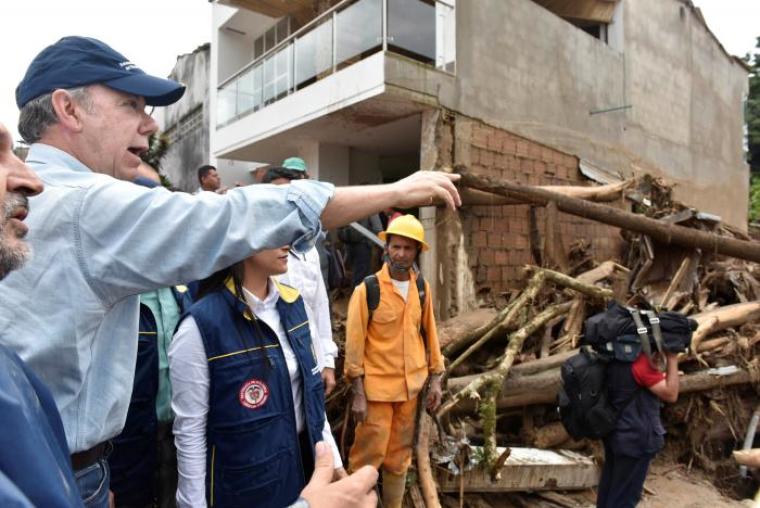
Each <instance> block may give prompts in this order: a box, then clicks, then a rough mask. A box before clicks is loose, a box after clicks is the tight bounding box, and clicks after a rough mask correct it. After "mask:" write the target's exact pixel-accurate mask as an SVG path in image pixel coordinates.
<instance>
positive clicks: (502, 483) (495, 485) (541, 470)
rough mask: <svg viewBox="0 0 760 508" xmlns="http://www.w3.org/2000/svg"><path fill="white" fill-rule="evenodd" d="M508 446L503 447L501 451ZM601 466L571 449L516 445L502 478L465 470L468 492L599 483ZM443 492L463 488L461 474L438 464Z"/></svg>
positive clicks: (565, 487) (581, 486) (582, 486)
mask: <svg viewBox="0 0 760 508" xmlns="http://www.w3.org/2000/svg"><path fill="white" fill-rule="evenodd" d="M503 450H504V448H499V453H501V452H502V451H503ZM599 473H600V472H599V467H598V466H597V465H596V464H595V463H594V461H593V459H592V458H591V457H586V456H584V455H581V454H578V453H575V452H571V451H564V450H559V451H554V450H539V449H537V448H514V447H513V448H512V453H511V454H510V456H509V458H508V459H507V460H506V461H505V462H504V467H502V469H501V478H500V479H498V480H496V481H491V475H490V472H488V471H484V470H483V469H480V468H478V469H474V470H472V471H466V472H465V473H464V491H465V492H522V491H532V490H578V489H588V488H591V487H595V486H596V485H597V484H598V483H599ZM436 474H437V478H436V479H437V482H438V485H439V489H440V491H441V492H459V487H460V476H459V475H455V474H453V473H451V472H450V471H448V470H446V469H443V468H437V470H436Z"/></svg>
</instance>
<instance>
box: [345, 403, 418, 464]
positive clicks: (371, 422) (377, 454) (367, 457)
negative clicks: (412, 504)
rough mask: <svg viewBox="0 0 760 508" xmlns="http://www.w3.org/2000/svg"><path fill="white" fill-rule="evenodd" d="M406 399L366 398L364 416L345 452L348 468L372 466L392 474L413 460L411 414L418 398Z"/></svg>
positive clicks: (414, 410)
mask: <svg viewBox="0 0 760 508" xmlns="http://www.w3.org/2000/svg"><path fill="white" fill-rule="evenodd" d="M418 398H419V397H415V398H413V399H412V400H407V401H406V402H373V401H367V419H366V420H364V422H362V423H359V424H358V425H357V426H356V437H355V438H354V444H353V446H352V447H351V452H350V453H349V456H348V464H349V470H350V471H352V472H353V471H356V470H357V469H359V468H360V467H362V466H372V467H374V468H376V469H380V466H383V469H384V470H385V471H388V472H389V473H392V474H403V473H406V470H407V469H409V465H410V464H411V463H412V443H413V442H414V417H415V413H416V411H417V399H418Z"/></svg>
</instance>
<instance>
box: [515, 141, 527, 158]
mask: <svg viewBox="0 0 760 508" xmlns="http://www.w3.org/2000/svg"><path fill="white" fill-rule="evenodd" d="M528 146H529V144H528V142H527V141H525V140H523V139H521V140H519V141H518V142H517V149H516V151H515V153H516V154H517V156H518V157H527V156H528Z"/></svg>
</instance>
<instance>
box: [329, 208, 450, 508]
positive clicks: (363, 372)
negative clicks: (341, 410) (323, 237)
mask: <svg viewBox="0 0 760 508" xmlns="http://www.w3.org/2000/svg"><path fill="white" fill-rule="evenodd" d="M379 237H380V239H381V240H384V241H385V262H384V263H383V266H382V268H381V269H380V271H379V272H377V273H376V274H374V275H370V276H368V277H366V278H365V279H364V282H362V283H361V284H359V285H358V286H356V289H355V290H354V293H353V295H352V296H351V301H350V302H349V304H348V318H347V321H346V359H345V367H344V369H345V375H346V376H347V377H348V379H349V380H350V381H351V385H352V391H353V401H352V406H351V411H352V413H353V415H354V418H355V420H356V422H357V426H356V437H355V439H354V444H353V446H352V447H351V452H350V454H349V468H350V470H352V471H355V470H357V469H359V468H360V467H362V466H365V465H371V466H373V467H376V468H378V469H380V467H381V466H382V478H383V507H384V508H394V507H400V506H401V501H402V499H403V497H404V487H405V484H406V471H407V469H409V465H410V464H411V462H412V442H413V440H414V430H415V429H414V424H415V414H416V410H417V403H418V400H417V399H418V396H419V394H420V392H421V391H422V388H423V387H424V385H425V382H426V381H427V379H428V377H430V387H429V390H428V395H427V400H426V401H425V403H426V406H427V408H428V409H429V410H431V411H433V410H435V409H436V408H437V407H438V406H439V405H440V403H441V376H442V374H443V370H444V367H443V356H442V355H441V348H440V345H439V344H438V334H437V332H436V327H435V317H434V316H433V305H432V303H431V300H432V298H431V296H430V286H429V285H428V283H427V282H426V281H425V280H424V279H423V278H422V275H421V274H417V273H416V271H415V270H414V265H415V261H416V260H417V258H418V256H419V254H420V252H422V251H425V250H427V249H428V245H427V244H426V243H425V235H424V231H423V228H422V224H421V223H420V221H418V220H417V219H416V218H415V217H414V216H413V215H404V216H402V217H399V218H397V219H396V220H394V221H393V222H391V223H390V224H389V225H388V228H387V229H386V231H383V232H381V233H380V234H379Z"/></svg>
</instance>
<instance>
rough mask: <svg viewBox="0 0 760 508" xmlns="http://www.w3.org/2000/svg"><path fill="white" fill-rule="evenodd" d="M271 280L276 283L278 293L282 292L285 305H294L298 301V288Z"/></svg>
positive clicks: (281, 296)
mask: <svg viewBox="0 0 760 508" xmlns="http://www.w3.org/2000/svg"><path fill="white" fill-rule="evenodd" d="M271 280H272V281H273V282H274V285H275V286H276V287H277V291H279V292H280V298H282V299H283V300H285V303H293V302H295V301H296V300H298V297H299V295H300V293H299V292H298V290H297V289H296V288H294V287H291V286H288V285H287V284H283V283H281V282H278V281H276V280H275V279H271ZM299 326H300V325H299Z"/></svg>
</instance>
